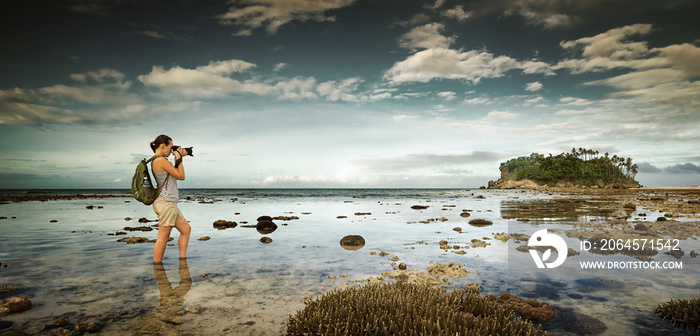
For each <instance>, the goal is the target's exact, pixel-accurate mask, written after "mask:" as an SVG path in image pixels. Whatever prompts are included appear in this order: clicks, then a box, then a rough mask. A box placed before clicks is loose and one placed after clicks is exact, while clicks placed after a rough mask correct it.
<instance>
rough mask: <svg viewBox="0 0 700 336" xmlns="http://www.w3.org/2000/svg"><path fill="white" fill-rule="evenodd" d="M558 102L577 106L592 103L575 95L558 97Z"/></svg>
mask: <svg viewBox="0 0 700 336" xmlns="http://www.w3.org/2000/svg"><path fill="white" fill-rule="evenodd" d="M559 102H560V103H562V104H565V105H578V106H583V105H590V104H592V103H593V102H591V101H590V100H588V99H583V98H577V97H564V98H561V99H559Z"/></svg>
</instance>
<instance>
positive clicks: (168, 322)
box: [137, 259, 192, 335]
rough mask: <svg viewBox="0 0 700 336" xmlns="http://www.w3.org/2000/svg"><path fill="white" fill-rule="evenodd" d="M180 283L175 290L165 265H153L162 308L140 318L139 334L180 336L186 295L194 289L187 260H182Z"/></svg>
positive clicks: (179, 268) (179, 269)
mask: <svg viewBox="0 0 700 336" xmlns="http://www.w3.org/2000/svg"><path fill="white" fill-rule="evenodd" d="M178 273H179V274H180V283H179V284H178V286H177V287H175V288H173V287H172V285H171V284H170V280H168V275H167V274H166V273H165V266H164V265H163V263H154V264H153V274H154V275H155V277H156V281H157V282H158V289H159V290H160V306H159V307H158V309H156V311H155V312H153V313H148V314H146V315H144V316H141V317H140V318H139V325H138V327H137V329H138V331H139V334H149V335H179V334H180V330H179V329H180V328H179V325H180V324H181V323H182V314H183V311H181V310H180V307H182V305H183V304H184V303H185V294H187V292H189V291H190V287H192V278H191V277H190V268H189V267H188V266H187V259H180V264H179V266H178Z"/></svg>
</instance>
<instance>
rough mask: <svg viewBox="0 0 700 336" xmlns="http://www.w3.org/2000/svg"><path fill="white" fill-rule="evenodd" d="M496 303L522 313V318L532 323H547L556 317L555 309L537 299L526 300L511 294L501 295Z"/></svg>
mask: <svg viewBox="0 0 700 336" xmlns="http://www.w3.org/2000/svg"><path fill="white" fill-rule="evenodd" d="M496 303H498V304H501V305H503V307H505V308H507V309H509V310H512V311H516V312H518V313H520V316H521V317H522V318H524V319H527V320H530V321H532V322H538V323H540V322H547V321H549V320H551V319H553V318H554V317H555V316H556V313H555V312H554V308H552V307H551V306H550V305H549V304H548V303H547V302H539V301H537V300H535V299H532V300H525V299H523V298H519V297H517V296H515V295H512V294H509V293H503V294H501V296H499V297H498V300H496Z"/></svg>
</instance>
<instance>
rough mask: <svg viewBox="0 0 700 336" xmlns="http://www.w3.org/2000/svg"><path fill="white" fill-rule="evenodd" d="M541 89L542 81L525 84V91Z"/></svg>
mask: <svg viewBox="0 0 700 336" xmlns="http://www.w3.org/2000/svg"><path fill="white" fill-rule="evenodd" d="M541 89H542V83H540V82H532V83H527V85H525V90H526V91H530V92H535V91H539V90H541Z"/></svg>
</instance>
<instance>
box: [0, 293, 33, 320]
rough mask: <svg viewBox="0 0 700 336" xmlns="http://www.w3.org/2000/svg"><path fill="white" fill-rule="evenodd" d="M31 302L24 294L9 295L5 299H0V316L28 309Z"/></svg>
mask: <svg viewBox="0 0 700 336" xmlns="http://www.w3.org/2000/svg"><path fill="white" fill-rule="evenodd" d="M31 307H32V302H31V301H29V299H27V298H26V297H24V296H11V297H9V298H8V299H6V300H0V316H5V315H10V314H16V313H21V312H23V311H25V310H29V308H31Z"/></svg>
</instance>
